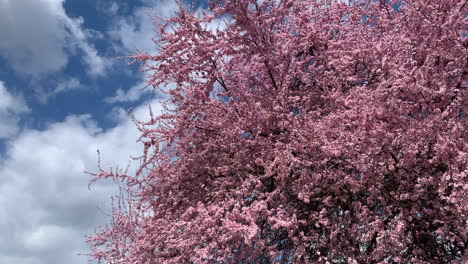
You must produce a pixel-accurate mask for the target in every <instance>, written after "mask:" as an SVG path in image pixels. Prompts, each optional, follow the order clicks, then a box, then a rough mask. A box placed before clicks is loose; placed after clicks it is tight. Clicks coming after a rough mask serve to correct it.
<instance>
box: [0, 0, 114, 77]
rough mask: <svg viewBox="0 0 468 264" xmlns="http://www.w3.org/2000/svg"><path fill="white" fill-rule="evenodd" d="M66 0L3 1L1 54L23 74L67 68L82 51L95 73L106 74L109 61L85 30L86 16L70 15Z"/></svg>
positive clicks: (89, 69)
mask: <svg viewBox="0 0 468 264" xmlns="http://www.w3.org/2000/svg"><path fill="white" fill-rule="evenodd" d="M64 1H65V0H42V1H37V0H22V1H12V0H0V35H1V36H3V38H2V41H0V56H3V57H5V58H6V59H7V60H8V61H9V63H10V64H11V66H12V67H13V69H14V70H15V71H16V72H17V73H19V74H22V75H25V74H26V75H32V76H39V75H41V74H44V73H50V72H56V71H59V70H61V69H62V68H64V67H65V66H66V65H67V63H68V60H69V56H70V55H71V54H72V53H73V52H74V51H75V50H78V51H79V52H80V54H79V55H80V56H81V57H82V60H83V63H84V64H86V65H87V72H88V74H89V75H91V76H102V75H104V74H105V70H106V67H107V66H108V62H107V60H106V59H104V58H103V57H101V56H99V54H98V53H97V50H96V49H95V47H94V46H93V45H92V44H91V43H90V41H89V39H90V38H91V37H92V36H93V34H94V32H93V31H92V30H86V29H83V27H82V24H83V19H82V18H71V17H69V16H68V15H67V14H66V12H65V9H64V8H63V3H64Z"/></svg>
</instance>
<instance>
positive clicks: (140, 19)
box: [109, 0, 178, 55]
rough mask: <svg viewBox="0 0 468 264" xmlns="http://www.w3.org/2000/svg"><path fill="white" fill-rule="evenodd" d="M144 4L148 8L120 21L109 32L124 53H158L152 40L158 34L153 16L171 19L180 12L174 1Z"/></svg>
mask: <svg viewBox="0 0 468 264" xmlns="http://www.w3.org/2000/svg"><path fill="white" fill-rule="evenodd" d="M144 2H145V3H146V5H147V6H144V7H140V8H137V9H135V11H134V12H133V14H132V15H131V16H129V17H126V18H123V19H120V20H118V21H117V22H116V24H115V25H114V26H113V27H112V29H111V30H110V32H109V33H110V35H111V36H112V38H113V39H114V40H116V41H117V42H118V43H119V44H118V46H117V49H118V50H119V49H120V50H121V51H122V52H126V53H135V52H136V50H137V49H139V50H141V51H146V52H148V53H153V52H154V51H156V45H155V44H154V42H153V41H152V39H153V38H154V37H155V36H156V34H157V32H156V31H155V27H154V25H153V20H152V18H151V16H154V14H155V13H156V14H158V15H159V16H163V17H170V16H171V15H172V14H173V12H174V11H176V10H178V7H177V4H176V3H175V1H172V0H162V1H144ZM125 55H126V54H125Z"/></svg>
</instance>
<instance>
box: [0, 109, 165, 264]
mask: <svg viewBox="0 0 468 264" xmlns="http://www.w3.org/2000/svg"><path fill="white" fill-rule="evenodd" d="M151 105H152V107H153V110H154V112H155V113H158V112H159V111H160V109H161V106H160V104H159V103H158V102H156V101H153V102H152V103H151ZM119 112H122V111H120V110H119ZM135 116H136V117H137V118H139V119H142V120H144V119H145V117H147V116H148V109H147V107H144V106H141V107H138V108H137V109H136V110H135ZM118 121H119V125H118V126H116V127H114V128H112V129H109V130H107V131H103V130H102V129H101V128H99V126H98V125H97V124H96V122H94V121H93V119H92V118H91V116H90V115H81V116H69V117H67V118H66V120H64V121H63V122H60V123H55V124H51V125H50V126H49V127H48V128H47V129H45V130H42V131H38V130H27V131H24V132H23V133H21V134H20V135H19V136H18V137H17V138H16V139H14V140H12V141H11V142H10V144H9V145H8V146H7V152H6V157H5V159H3V160H1V161H0V234H2V235H1V236H0V263H18V264H19V263H21V264H24V263H34V264H46V263H70V264H78V263H86V260H87V259H88V257H87V256H77V255H76V254H78V253H86V252H88V248H87V246H86V245H85V244H84V235H87V234H91V233H92V231H93V229H94V228H97V227H98V226H99V225H102V224H104V223H105V222H106V221H107V220H109V219H108V218H107V216H105V215H103V214H102V213H101V212H100V211H99V210H97V208H96V206H99V207H100V208H103V211H104V212H106V213H109V212H110V211H109V200H110V199H109V197H110V196H111V195H112V194H117V190H116V188H115V186H114V185H113V184H108V183H106V182H101V183H95V184H94V185H93V186H92V191H89V190H88V180H89V179H90V176H89V175H87V174H85V173H84V171H90V172H97V154H96V150H97V149H99V150H100V151H101V165H102V168H103V169H108V168H111V167H115V166H116V165H119V167H121V168H126V166H127V165H128V161H129V160H130V158H129V157H130V156H131V155H133V156H138V154H140V153H141V144H138V143H136V140H137V139H138V137H139V135H140V133H139V131H138V130H137V129H136V127H135V125H134V124H133V122H132V121H131V120H130V119H129V118H128V117H125V118H124V116H122V115H120V118H119V119H118ZM136 163H137V162H133V163H132V165H131V167H130V170H129V173H131V172H132V171H134V169H135V168H136V166H137V165H138V164H136Z"/></svg>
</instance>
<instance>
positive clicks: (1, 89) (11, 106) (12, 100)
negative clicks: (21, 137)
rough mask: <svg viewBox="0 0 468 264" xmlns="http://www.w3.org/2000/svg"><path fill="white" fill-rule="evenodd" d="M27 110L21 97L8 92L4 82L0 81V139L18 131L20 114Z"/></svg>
mask: <svg viewBox="0 0 468 264" xmlns="http://www.w3.org/2000/svg"><path fill="white" fill-rule="evenodd" d="M29 111H30V110H29V108H28V106H27V105H26V103H25V102H24V100H23V98H22V97H21V96H14V95H12V94H11V93H9V92H8V90H7V88H6V87H5V83H4V82H2V81H0V139H2V138H3V139H4V138H9V137H12V136H14V135H15V134H16V133H17V132H18V122H19V117H20V115H21V114H24V113H27V112H29Z"/></svg>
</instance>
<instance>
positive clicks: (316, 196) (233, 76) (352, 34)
mask: <svg viewBox="0 0 468 264" xmlns="http://www.w3.org/2000/svg"><path fill="white" fill-rule="evenodd" d="M179 5H180V10H179V11H178V12H177V13H176V14H175V15H174V16H173V17H171V18H167V19H163V18H155V26H156V28H157V30H158V37H156V38H155V45H157V47H158V52H157V53H155V54H148V53H146V52H143V51H142V52H138V53H137V54H135V55H133V56H131V58H132V59H133V61H134V62H140V63H141V64H142V68H141V70H142V71H144V72H146V76H147V83H148V84H149V85H151V86H153V87H155V88H158V87H163V86H164V85H168V84H174V88H172V89H162V88H161V91H163V92H165V93H167V94H168V95H169V97H168V98H169V99H168V100H167V102H166V103H165V105H166V108H165V111H164V113H163V114H162V115H159V116H156V115H153V114H152V113H151V115H150V117H149V118H148V120H136V119H134V121H135V124H136V125H137V126H138V128H139V129H140V130H141V138H140V141H141V142H142V144H143V147H144V150H143V154H142V156H141V157H140V158H139V159H140V161H141V168H140V169H139V170H138V171H137V172H135V173H134V174H129V173H126V172H122V171H105V170H102V169H100V171H99V172H98V173H96V174H94V175H95V178H94V179H93V181H94V180H98V179H104V178H113V179H115V180H116V181H118V182H119V184H123V186H124V187H125V188H124V194H125V195H124V196H122V199H120V203H119V204H117V205H116V206H115V208H114V211H113V216H112V219H111V222H110V223H109V224H108V225H107V226H106V227H104V228H102V229H101V230H99V231H97V232H96V233H95V234H94V235H92V236H90V237H89V238H88V240H87V242H88V244H89V245H90V247H91V249H92V253H91V256H92V257H93V259H98V260H101V261H105V262H106V263H135V264H137V263H252V264H257V263H259V264H260V263H349V264H358V263H359V264H371V263H376V264H377V263H395V264H396V263H411V264H437V263H459V264H463V263H467V262H468V169H467V163H468V151H467V150H468V141H467V138H468V134H467V127H468V124H467V120H468V118H467V105H468V104H467V101H468V96H467V86H468V85H467V81H468V38H467V34H468V32H467V31H468V29H467V28H468V18H467V15H468V4H467V1H460V0H399V1H394V0H380V1H371V0H361V1H337V0H299V1H295V0H277V1H276V0H263V1H256V0H216V1H214V2H211V3H210V8H209V10H207V11H205V12H200V10H195V11H193V10H191V9H187V8H184V6H183V5H182V4H180V3H179Z"/></svg>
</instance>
